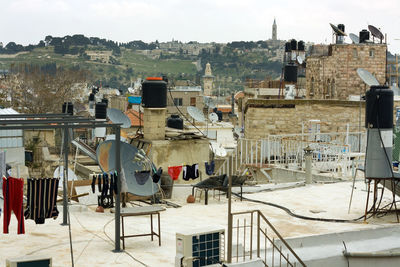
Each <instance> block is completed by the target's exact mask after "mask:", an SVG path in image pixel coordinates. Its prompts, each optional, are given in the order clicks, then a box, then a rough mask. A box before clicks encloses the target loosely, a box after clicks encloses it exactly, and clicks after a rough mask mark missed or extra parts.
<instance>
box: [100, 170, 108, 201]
mask: <svg viewBox="0 0 400 267" xmlns="http://www.w3.org/2000/svg"><path fill="white" fill-rule="evenodd" d="M108 188H109V183H108V174H107V173H104V174H103V190H102V191H101V196H102V197H105V196H106V195H108Z"/></svg>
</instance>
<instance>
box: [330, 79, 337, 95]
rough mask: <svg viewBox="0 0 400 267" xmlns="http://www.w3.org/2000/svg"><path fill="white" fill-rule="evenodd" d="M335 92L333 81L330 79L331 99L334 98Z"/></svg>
mask: <svg viewBox="0 0 400 267" xmlns="http://www.w3.org/2000/svg"><path fill="white" fill-rule="evenodd" d="M335 90H336V88H335V79H332V83H331V98H335V96H336V92H335Z"/></svg>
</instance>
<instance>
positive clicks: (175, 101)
mask: <svg viewBox="0 0 400 267" xmlns="http://www.w3.org/2000/svg"><path fill="white" fill-rule="evenodd" d="M174 105H175V106H182V98H174Z"/></svg>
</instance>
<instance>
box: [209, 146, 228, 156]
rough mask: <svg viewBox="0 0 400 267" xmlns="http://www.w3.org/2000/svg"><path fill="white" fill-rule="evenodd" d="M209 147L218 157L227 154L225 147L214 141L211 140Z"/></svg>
mask: <svg viewBox="0 0 400 267" xmlns="http://www.w3.org/2000/svg"><path fill="white" fill-rule="evenodd" d="M211 149H212V151H213V152H214V154H215V155H216V156H218V157H226V155H227V154H228V153H227V152H226V150H225V148H223V147H222V146H221V145H220V144H218V143H216V142H211Z"/></svg>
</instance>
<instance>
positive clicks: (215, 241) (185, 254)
mask: <svg viewBox="0 0 400 267" xmlns="http://www.w3.org/2000/svg"><path fill="white" fill-rule="evenodd" d="M224 235H225V229H221V228H215V229H210V228H208V229H198V230H196V231H191V232H182V233H176V256H175V267H200V266H209V265H213V264H218V263H219V262H221V261H223V260H224V247H225V246H224V244H225V238H224ZM218 266H219V265H218Z"/></svg>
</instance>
